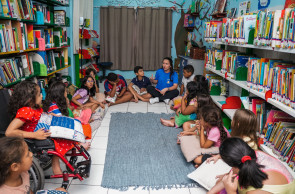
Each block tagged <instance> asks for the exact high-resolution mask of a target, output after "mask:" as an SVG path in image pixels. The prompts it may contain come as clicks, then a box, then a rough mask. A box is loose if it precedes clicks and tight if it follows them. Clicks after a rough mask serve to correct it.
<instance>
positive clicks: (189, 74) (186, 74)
mask: <svg viewBox="0 0 295 194" xmlns="http://www.w3.org/2000/svg"><path fill="white" fill-rule="evenodd" d="M194 78H195V75H194V67H193V66H192V65H186V66H184V67H183V77H182V81H181V87H180V93H179V95H180V96H182V95H183V94H184V93H183V92H186V86H187V84H188V83H189V82H191V81H194Z"/></svg>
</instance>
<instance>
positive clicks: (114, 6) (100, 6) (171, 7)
mask: <svg viewBox="0 0 295 194" xmlns="http://www.w3.org/2000/svg"><path fill="white" fill-rule="evenodd" d="M101 7H109V6H94V7H93V8H101ZM114 7H115V8H120V7H122V6H114ZM127 8H145V7H136V6H135V7H132V6H128V7H127ZM152 8H154V9H157V8H160V7H152ZM163 8H166V9H171V8H172V7H163ZM177 9H179V10H182V9H183V10H187V9H185V8H177Z"/></svg>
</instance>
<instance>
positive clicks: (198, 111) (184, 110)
mask: <svg viewBox="0 0 295 194" xmlns="http://www.w3.org/2000/svg"><path fill="white" fill-rule="evenodd" d="M167 61H168V62H169V60H168V59H167ZM164 65H165V64H163V69H164ZM168 68H170V67H168ZM134 72H135V74H136V77H135V78H134V79H132V81H131V83H130V84H129V86H128V90H127V83H126V81H125V79H124V78H123V77H122V76H120V75H116V74H114V73H109V75H108V76H107V80H106V81H105V82H104V87H105V95H106V96H109V97H110V98H114V97H115V98H116V99H115V101H114V103H111V104H110V105H113V104H119V103H123V102H127V101H130V100H132V99H133V101H135V102H138V100H142V101H145V102H148V101H150V102H151V99H153V100H152V101H157V99H156V100H155V99H154V98H158V97H155V96H154V95H152V94H150V93H149V91H152V90H154V89H155V90H157V87H156V88H150V87H152V86H151V84H152V83H155V79H152V80H150V79H149V78H147V77H146V76H144V72H143V68H142V67H139V66H137V67H135V69H134ZM165 72H166V73H167V71H164V73H165ZM168 73H169V74H170V76H169V74H168V77H165V78H164V79H165V80H166V81H165V84H166V85H165V86H162V87H163V88H162V89H159V91H158V92H159V93H161V94H162V93H163V94H162V95H163V96H164V95H165V93H166V92H169V91H173V90H174V88H173V87H174V86H175V85H174V84H175V81H176V83H177V82H178V80H175V79H176V78H175V77H174V78H173V75H174V73H175V72H172V73H171V72H168ZM156 78H157V79H158V80H160V75H159V74H156ZM171 79H173V80H171ZM167 80H168V81H167ZM81 83H82V84H81V88H80V89H78V90H77V91H76V92H75V94H74V95H73V98H72V100H71V102H70V101H69V100H68V98H67V92H66V87H65V85H64V83H62V82H61V81H59V80H51V81H50V82H49V86H48V90H47V94H46V98H45V101H44V102H43V108H41V103H42V94H41V92H40V88H39V86H38V85H37V84H35V83H33V82H29V81H23V82H21V83H20V84H18V85H17V86H16V87H15V88H14V92H13V94H12V96H11V99H10V104H9V107H10V113H11V115H12V118H13V120H12V121H11V123H10V125H9V126H8V128H7V130H6V136H7V138H1V139H0V146H1V147H6V146H7V147H9V149H1V150H0V158H1V159H0V166H1V170H0V177H1V178H0V193H3V192H2V191H5V192H6V191H12V192H13V191H25V189H27V185H28V178H29V176H28V173H27V171H28V169H29V167H30V165H31V164H32V153H31V152H29V151H28V146H27V145H26V143H25V142H24V141H23V140H22V139H21V138H31V139H38V140H44V139H46V138H48V137H49V136H50V133H49V132H46V131H44V130H43V129H40V130H38V131H36V132H34V129H35V127H36V125H37V123H38V120H39V118H40V116H41V114H42V112H47V113H49V114H52V115H55V116H59V115H64V116H72V117H73V114H72V111H73V110H74V109H78V110H87V109H88V110H89V109H90V110H91V113H95V111H96V110H97V108H98V107H101V108H104V106H105V103H106V102H105V99H99V98H100V95H99V86H98V82H97V81H96V80H95V70H92V69H90V70H88V71H87V75H86V76H85V78H84V79H83V80H82V82H81ZM157 83H158V82H157ZM161 84H163V83H161ZM170 89H171V90H170ZM172 93H173V95H175V94H176V92H172ZM172 93H170V94H169V96H173V95H171V94H172ZM177 94H178V92H177ZM153 97H154V98H153ZM168 99H169V98H168ZM175 99H179V100H180V105H179V107H177V108H176V109H174V110H175V111H176V113H175V116H174V117H172V118H171V119H170V120H165V119H160V121H161V123H162V124H163V125H166V126H169V127H183V132H181V133H180V134H179V136H187V135H196V136H199V139H200V147H201V148H210V147H213V146H214V147H220V146H225V145H224V143H223V142H228V141H227V140H228V139H232V138H230V136H232V137H238V138H240V139H242V140H243V141H244V142H246V145H249V146H250V148H249V149H254V150H257V149H258V140H257V135H256V131H257V129H256V128H257V118H256V116H255V114H254V113H253V112H251V111H249V110H245V109H239V110H237V111H236V113H235V115H234V117H233V120H232V123H231V130H232V131H231V134H229V132H228V131H227V129H226V128H225V127H224V126H223V121H222V117H221V111H220V110H219V109H218V108H217V107H216V105H215V104H214V103H213V101H212V99H211V97H210V95H209V89H208V83H207V81H206V79H205V77H204V76H202V75H196V76H195V75H194V69H193V67H192V66H190V65H187V66H186V67H185V68H184V77H183V79H182V85H181V87H180V96H179V97H176V98H175ZM165 100H166V99H163V100H162V101H165ZM169 100H170V99H169ZM158 101H159V100H158ZM175 102H176V100H175ZM151 103H152V102H151ZM175 104H176V103H175ZM175 104H174V107H175ZM174 107H173V108H174ZM90 121H91V120H90ZM18 137H21V138H18ZM53 140H54V143H55V147H56V151H58V152H60V153H61V154H63V155H64V154H65V153H66V152H67V151H69V150H70V149H72V147H73V144H72V142H71V141H69V140H64V139H53ZM229 141H231V140H229ZM178 143H181V142H178ZM240 144H241V143H240ZM228 149H229V148H228ZM8 152H12V153H8ZM224 153H225V151H223V153H221V154H220V155H214V156H213V155H207V154H204V155H200V156H198V157H196V158H195V159H194V162H195V164H196V167H198V166H199V165H200V164H201V163H203V162H204V161H205V160H207V161H211V160H215V161H216V160H217V159H220V158H222V159H223V160H225V161H227V160H229V159H228V157H226V156H225V155H223V154H224ZM252 158H254V156H252ZM255 161H256V160H255ZM229 163H230V162H229ZM229 165H230V164H229ZM239 165H241V163H240V164H238V167H240V166H239ZM231 166H233V167H237V166H235V164H232V165H231ZM52 169H53V173H54V174H62V171H61V168H60V166H59V160H58V158H57V157H56V158H55V157H53V160H52ZM235 173H236V174H239V172H238V171H237V172H235ZM246 174H247V173H246ZM230 175H232V174H230ZM226 176H229V175H226ZM244 176H245V173H244ZM249 176H253V175H249ZM268 176H273V175H269V174H268ZM266 179H267V175H266V176H265V175H263V177H262V179H261V180H266ZM226 181H227V182H226ZM239 181H240V180H239ZM221 182H222V181H220V185H218V186H216V187H215V188H214V190H213V191H212V192H211V193H215V191H218V192H219V191H220V190H221V189H222V188H224V187H225V188H227V187H228V185H230V182H229V181H228V179H226V180H225V181H223V182H222V184H221ZM260 182H261V181H260ZM240 185H245V184H244V182H242V183H240ZM246 186H254V187H255V188H257V187H256V186H257V185H252V184H248V185H247V184H246ZM259 186H261V185H259ZM7 189H8V190H7ZM60 190H62V189H60ZM26 191H27V190H26ZM5 192H4V193H5Z"/></svg>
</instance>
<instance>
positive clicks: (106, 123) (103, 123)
mask: <svg viewBox="0 0 295 194" xmlns="http://www.w3.org/2000/svg"><path fill="white" fill-rule="evenodd" d="M109 126H110V121H109V120H105V121H102V122H101V124H100V127H109Z"/></svg>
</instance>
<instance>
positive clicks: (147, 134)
mask: <svg viewBox="0 0 295 194" xmlns="http://www.w3.org/2000/svg"><path fill="white" fill-rule="evenodd" d="M170 116H171V115H168V114H154V113H136V114H132V113H112V117H111V121H110V131H109V140H108V147H107V153H106V160H105V165H104V172H103V178H102V184H101V186H102V187H105V188H112V189H119V190H127V189H128V187H130V186H132V187H139V186H144V189H161V188H172V187H196V186H197V184H196V183H195V182H193V181H192V180H190V179H189V178H187V174H189V173H191V172H192V171H194V170H195V168H194V166H193V164H192V163H187V162H186V161H185V159H184V156H183V155H182V153H181V150H180V146H179V145H177V144H176V140H177V134H178V133H179V132H180V131H181V129H177V128H174V127H165V126H163V125H161V123H160V118H161V117H162V118H167V119H168V118H169V117H170Z"/></svg>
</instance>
